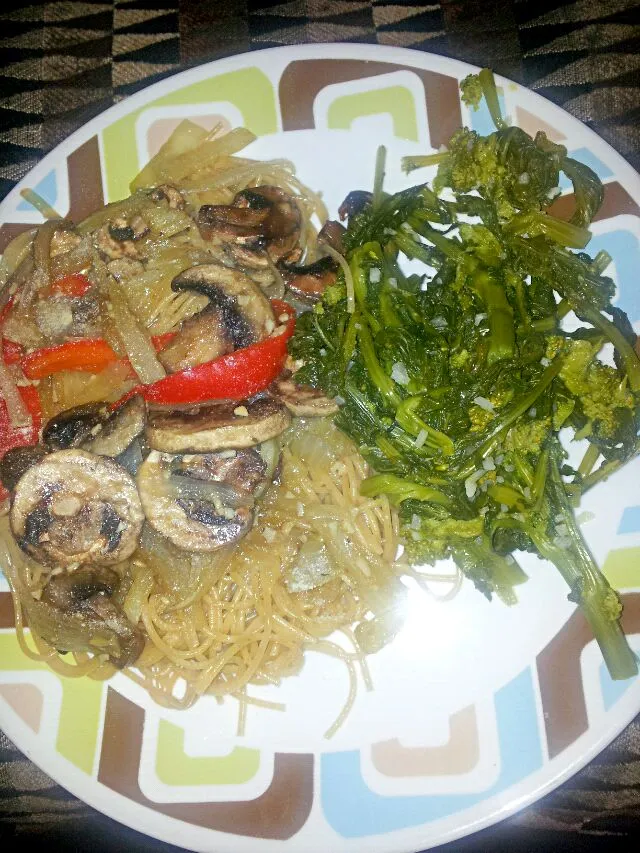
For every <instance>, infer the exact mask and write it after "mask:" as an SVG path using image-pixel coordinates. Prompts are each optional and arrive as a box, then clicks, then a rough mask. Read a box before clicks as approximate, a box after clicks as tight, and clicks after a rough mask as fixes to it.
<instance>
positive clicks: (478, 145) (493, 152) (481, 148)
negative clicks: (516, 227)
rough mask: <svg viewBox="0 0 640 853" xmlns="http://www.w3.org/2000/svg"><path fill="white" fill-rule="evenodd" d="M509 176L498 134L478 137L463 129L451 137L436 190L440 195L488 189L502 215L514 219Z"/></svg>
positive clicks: (437, 178) (485, 190)
mask: <svg viewBox="0 0 640 853" xmlns="http://www.w3.org/2000/svg"><path fill="white" fill-rule="evenodd" d="M505 176H506V169H505V167H504V166H503V165H502V163H501V162H500V159H499V151H498V144H497V137H496V135H495V134H491V136H478V134H477V133H476V132H475V131H473V130H469V129H468V128H466V127H463V128H462V129H461V130H458V131H457V132H456V133H454V135H453V136H452V137H451V141H450V142H449V149H448V156H446V157H445V158H444V159H443V160H442V162H441V163H440V165H439V167H438V174H437V175H436V178H435V180H434V182H433V188H434V190H435V191H436V192H438V193H439V192H441V191H442V190H443V189H444V188H445V187H450V188H451V189H452V190H454V192H457V193H468V192H471V190H484V192H485V193H486V194H487V195H488V196H489V197H490V198H491V200H492V201H493V203H494V204H495V206H496V208H497V212H498V216H500V217H501V218H502V219H510V218H511V217H512V216H513V215H514V213H515V210H514V207H513V205H512V204H510V202H509V200H508V199H507V196H506V191H505V185H504V179H505Z"/></svg>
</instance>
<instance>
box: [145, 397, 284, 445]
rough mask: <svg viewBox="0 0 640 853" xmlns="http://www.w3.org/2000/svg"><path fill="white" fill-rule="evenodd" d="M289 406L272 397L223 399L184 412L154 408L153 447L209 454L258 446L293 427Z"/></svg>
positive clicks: (150, 427)
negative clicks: (236, 399)
mask: <svg viewBox="0 0 640 853" xmlns="http://www.w3.org/2000/svg"><path fill="white" fill-rule="evenodd" d="M290 422H291V415H290V414H289V412H288V411H287V409H286V407H285V406H284V405H283V404H282V403H279V402H278V401H277V400H274V399H272V398H269V397H262V398H259V399H256V400H252V401H249V400H245V401H244V402H242V403H238V402H234V401H227V400H225V401H222V402H219V403H209V404H207V405H204V406H198V407H197V408H194V409H188V410H184V411H177V410H172V411H166V410H161V409H156V410H153V409H152V410H150V412H149V417H148V420H147V427H146V437H147V442H148V444H149V447H152V448H153V449H154V450H161V451H163V452H165V453H209V452H212V451H215V450H223V449H225V448H243V447H254V446H255V445H256V444H261V443H262V442H263V441H267V440H268V439H270V438H275V437H276V436H277V435H280V433H281V432H284V430H285V429H286V428H287V427H288V426H289V423H290Z"/></svg>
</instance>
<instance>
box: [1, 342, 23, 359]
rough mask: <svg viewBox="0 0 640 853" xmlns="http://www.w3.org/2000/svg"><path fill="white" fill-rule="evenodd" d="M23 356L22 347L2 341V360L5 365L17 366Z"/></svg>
mask: <svg viewBox="0 0 640 853" xmlns="http://www.w3.org/2000/svg"><path fill="white" fill-rule="evenodd" d="M23 355H24V347H23V346H22V345H21V344H17V343H16V342H15V341H9V340H7V338H3V339H2V360H3V361H4V363H5V364H18V362H19V361H20V360H21V359H22V357H23Z"/></svg>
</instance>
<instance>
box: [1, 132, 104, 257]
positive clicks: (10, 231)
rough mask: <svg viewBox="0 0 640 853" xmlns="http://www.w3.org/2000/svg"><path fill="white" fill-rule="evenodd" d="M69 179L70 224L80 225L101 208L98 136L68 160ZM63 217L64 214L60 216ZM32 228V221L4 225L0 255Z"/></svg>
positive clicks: (102, 196) (92, 138)
mask: <svg viewBox="0 0 640 853" xmlns="http://www.w3.org/2000/svg"><path fill="white" fill-rule="evenodd" d="M67 174H68V176H69V211H68V212H67V214H66V217H67V218H68V219H71V221H72V222H81V221H82V220H83V219H85V218H86V217H87V216H88V215H89V214H90V213H93V212H94V211H95V210H98V208H100V207H102V206H103V205H104V192H103V189H102V168H101V165H100V148H99V146H98V137H97V136H92V137H91V138H90V139H88V140H87V141H86V142H83V144H82V145H80V146H79V147H78V148H76V150H75V151H72V152H71V154H69V156H68V157H67ZM63 215H64V214H63ZM33 227H34V223H32V222H6V223H4V224H3V225H2V226H0V253H2V252H4V250H5V249H6V247H7V246H8V245H9V243H10V242H11V240H13V238H14V237H17V236H18V234H21V233H22V232H23V231H28V230H29V229H30V228H33Z"/></svg>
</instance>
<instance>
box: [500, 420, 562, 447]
mask: <svg viewBox="0 0 640 853" xmlns="http://www.w3.org/2000/svg"><path fill="white" fill-rule="evenodd" d="M550 432H551V418H529V419H528V420H520V421H518V422H517V423H515V424H514V425H513V426H512V427H511V429H510V430H509V432H508V433H507V437H506V438H505V442H504V447H505V450H508V451H510V452H511V453H525V454H532V455H537V454H538V453H540V451H541V450H542V446H543V445H544V443H545V441H546V440H547V438H548V437H549V434H550Z"/></svg>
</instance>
